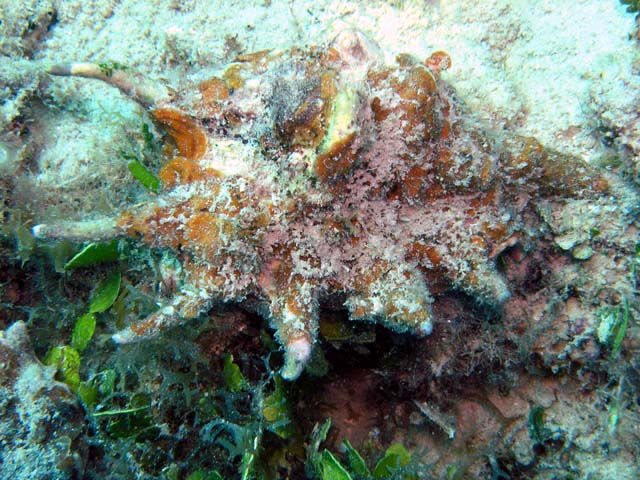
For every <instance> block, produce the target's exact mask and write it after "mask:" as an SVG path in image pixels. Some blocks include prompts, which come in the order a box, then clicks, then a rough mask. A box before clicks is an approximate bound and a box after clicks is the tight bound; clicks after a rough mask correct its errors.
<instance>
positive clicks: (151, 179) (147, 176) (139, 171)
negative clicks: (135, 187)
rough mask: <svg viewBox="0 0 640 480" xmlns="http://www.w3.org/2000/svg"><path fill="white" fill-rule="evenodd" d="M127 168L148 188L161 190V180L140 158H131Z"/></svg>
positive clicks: (154, 190)
mask: <svg viewBox="0 0 640 480" xmlns="http://www.w3.org/2000/svg"><path fill="white" fill-rule="evenodd" d="M127 168H128V169H129V171H130V172H131V175H133V176H134V177H135V178H136V179H137V180H138V181H139V182H140V183H141V184H142V186H143V187H145V188H146V189H147V190H151V191H152V192H158V191H159V190H160V180H158V178H157V177H156V176H155V175H154V174H153V173H151V172H150V171H149V170H147V168H146V167H145V166H144V165H142V163H140V162H139V161H138V160H130V161H129V163H127Z"/></svg>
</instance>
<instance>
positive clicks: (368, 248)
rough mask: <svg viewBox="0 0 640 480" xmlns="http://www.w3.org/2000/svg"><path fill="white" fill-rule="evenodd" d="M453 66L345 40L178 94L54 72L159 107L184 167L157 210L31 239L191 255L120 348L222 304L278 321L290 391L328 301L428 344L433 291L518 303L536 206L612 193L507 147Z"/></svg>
mask: <svg viewBox="0 0 640 480" xmlns="http://www.w3.org/2000/svg"><path fill="white" fill-rule="evenodd" d="M449 63H450V59H449V57H448V56H447V55H446V54H444V53H443V52H437V53H435V54H433V55H432V56H431V57H430V58H429V59H427V60H426V62H423V61H419V60H417V59H416V58H414V57H412V56H410V55H400V56H398V57H397V58H396V61H395V64H393V65H385V64H384V63H383V60H382V55H381V54H380V52H379V47H378V46H377V45H375V44H373V43H372V42H371V41H369V40H368V39H367V38H366V37H365V36H364V35H362V34H361V33H360V32H357V31H354V30H347V31H344V32H342V33H341V34H340V35H338V37H337V38H336V39H335V40H334V41H333V42H332V44H331V45H330V46H329V47H328V48H311V49H308V50H302V49H291V50H289V51H286V52H271V51H263V52H257V53H255V54H250V55H243V56H241V57H239V58H238V59H237V61H235V62H234V63H233V64H231V65H230V66H229V67H228V68H226V69H225V70H224V71H223V72H222V73H221V74H220V76H216V77H213V78H211V79H209V80H207V81H205V82H203V83H201V84H200V85H199V86H198V88H197V89H193V88H192V89H189V90H187V91H186V92H184V93H183V94H174V93H169V92H170V91H169V89H167V88H164V87H162V86H161V85H156V84H153V83H152V82H149V81H148V80H145V79H143V78H141V77H139V76H137V75H135V74H133V73H132V72H129V71H128V70H127V69H124V68H121V67H119V66H118V67H116V68H114V69H110V70H108V71H105V69H104V68H103V67H102V68H101V67H100V66H98V65H94V64H78V63H73V64H64V65H58V66H56V67H54V68H53V69H52V70H51V71H50V73H52V74H55V75H74V76H84V77H89V78H97V79H101V80H103V81H105V82H107V83H110V84H112V85H114V86H116V87H118V88H119V89H120V90H122V91H123V92H124V93H126V94H127V95H129V96H131V97H132V98H134V99H135V100H137V101H138V102H140V103H141V104H143V105H144V106H146V107H147V108H149V110H150V112H151V115H152V116H153V118H154V119H155V121H156V122H157V124H158V125H159V126H160V127H161V128H162V129H164V131H166V132H167V134H168V136H169V139H168V141H170V142H172V143H173V144H174V151H175V153H176V155H175V157H174V158H171V159H170V160H168V161H167V162H166V164H165V165H164V166H163V167H162V169H161V171H160V172H159V177H160V179H161V181H162V183H163V191H162V192H161V193H160V194H159V195H158V197H157V198H156V199H154V200H150V201H148V202H147V203H145V204H143V205H140V206H136V207H133V208H132V209H131V210H129V211H126V212H124V213H122V215H121V216H120V217H119V218H115V219H104V220H100V221H92V222H67V223H61V224H44V225H38V226H37V227H35V228H34V232H35V234H36V235H37V236H39V237H45V238H71V239H76V240H83V239H105V238H109V237H116V236H125V235H128V236H131V237H135V238H139V239H140V240H141V241H142V242H144V243H146V244H148V245H150V246H153V247H164V248H168V249H173V250H175V251H177V252H179V256H180V258H181V259H182V262H183V271H184V274H185V278H184V283H183V285H182V287H181V289H180V291H179V292H178V293H177V294H176V295H175V297H174V298H173V300H172V301H171V302H170V303H169V304H168V305H165V306H164V307H162V308H161V309H160V310H158V311H157V312H156V313H154V314H153V315H151V316H150V317H148V318H146V319H144V320H142V321H139V322H137V323H134V324H132V325H131V326H130V327H129V328H127V329H126V330H124V331H120V332H118V333H116V334H115V335H114V339H115V341H116V342H120V343H125V342H132V341H137V340H142V339H146V338H149V337H154V336H156V335H158V334H159V333H160V332H162V331H164V330H166V329H167V328H169V327H171V326H173V325H176V324H178V323H180V322H184V321H185V320H186V319H190V318H194V317H196V316H198V315H200V314H202V313H203V312H206V311H207V310H208V309H209V308H210V307H211V305H212V304H213V303H214V302H219V301H227V302H228V301H231V302H241V303H242V302H245V303H246V304H251V305H258V310H259V311H260V312H261V313H262V314H263V315H264V316H265V317H267V318H268V319H269V321H270V323H271V325H272V327H273V328H274V329H275V330H276V335H277V338H278V340H279V342H280V344H281V345H282V346H283V348H284V351H285V364H284V366H283V369H282V376H283V377H284V378H287V379H295V378H296V377H298V375H299V374H300V372H301V371H302V370H303V368H304V366H305V363H306V362H307V360H308V358H309V356H310V353H311V350H312V348H313V345H314V342H315V340H316V337H317V331H318V316H319V308H320V305H322V304H323V303H324V302H332V303H333V304H335V303H336V302H341V303H342V304H343V305H344V307H345V308H346V309H347V310H348V312H349V315H350V318H351V319H354V320H365V321H379V322H381V323H383V324H384V325H386V326H388V327H389V328H392V329H394V330H396V331H400V332H403V331H410V332H414V333H416V334H418V335H428V334H429V333H431V331H432V328H433V322H434V318H433V314H432V302H433V298H432V294H431V292H430V290H433V289H434V288H437V289H439V290H442V289H443V288H445V289H455V290H461V291H464V292H466V293H467V294H469V295H471V296H473V297H474V298H476V299H477V300H478V301H479V302H481V303H487V304H492V305H496V306H497V305H500V304H501V303H502V302H504V301H505V300H506V299H507V298H508V297H509V289H508V287H507V285H506V283H505V280H504V279H503V277H502V276H501V275H500V274H499V273H498V272H497V270H496V268H495V260H496V257H497V256H498V255H499V254H500V253H501V252H502V251H503V250H504V249H505V248H507V247H509V246H512V245H514V244H515V243H517V242H520V241H522V239H523V237H525V236H527V235H529V236H531V235H534V234H533V233H531V232H532V230H531V229H525V228H523V222H522V218H521V212H522V208H523V207H522V205H523V203H526V201H523V199H524V198H526V199H533V200H535V199H536V198H541V197H544V196H548V195H560V196H583V195H597V194H599V192H603V191H606V190H607V188H608V187H607V181H606V180H604V179H602V178H601V177H600V176H598V175H596V174H595V173H594V172H593V171H591V170H590V169H589V168H588V167H587V166H586V165H584V164H582V162H580V161H579V160H577V159H574V158H571V157H568V156H563V155H560V154H558V153H555V152H551V151H548V150H546V149H544V148H543V147H542V146H541V145H540V144H539V143H538V142H536V141H535V140H533V139H530V138H511V139H509V140H508V141H505V142H503V143H502V145H500V148H498V147H496V146H495V145H494V143H496V142H495V141H494V140H493V139H491V138H490V137H489V136H487V135H485V134H484V133H483V132H480V131H478V129H477V127H475V126H474V125H472V122H466V121H465V119H464V117H463V116H461V112H460V110H461V108H460V106H459V105H458V104H457V102H456V100H455V95H454V94H453V92H452V90H451V88H450V87H449V86H448V85H447V84H446V83H444V82H443V81H442V80H441V79H440V71H441V70H443V69H446V68H447V66H448V65H449ZM443 286H444V287H443ZM436 320H437V319H436Z"/></svg>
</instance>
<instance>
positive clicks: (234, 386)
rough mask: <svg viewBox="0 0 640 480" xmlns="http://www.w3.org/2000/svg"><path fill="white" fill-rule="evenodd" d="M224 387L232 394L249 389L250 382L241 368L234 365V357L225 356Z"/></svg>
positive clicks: (223, 369)
mask: <svg viewBox="0 0 640 480" xmlns="http://www.w3.org/2000/svg"><path fill="white" fill-rule="evenodd" d="M222 377H223V379H224V385H225V387H226V389H227V390H229V391H230V392H241V391H242V390H246V389H247V388H248V387H249V382H248V381H247V379H246V378H245V377H244V375H242V372H241V371H240V367H239V366H238V365H237V364H235V363H233V355H231V354H228V355H225V357H224V361H223V367H222Z"/></svg>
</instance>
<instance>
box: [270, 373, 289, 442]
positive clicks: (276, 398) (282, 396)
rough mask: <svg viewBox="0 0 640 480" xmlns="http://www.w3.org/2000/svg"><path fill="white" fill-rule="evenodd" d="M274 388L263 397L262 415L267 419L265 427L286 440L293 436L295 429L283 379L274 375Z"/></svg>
mask: <svg viewBox="0 0 640 480" xmlns="http://www.w3.org/2000/svg"><path fill="white" fill-rule="evenodd" d="M274 381H275V390H274V391H273V393H272V394H271V395H269V396H267V397H266V398H265V399H264V404H263V407H262V416H263V417H264V419H265V420H266V421H267V428H268V429H269V430H270V431H272V432H273V433H275V434H276V435H278V436H279V437H280V438H282V439H284V440H287V439H289V438H291V437H292V436H293V434H294V433H295V430H294V428H293V422H292V420H291V405H289V402H288V400H287V396H286V390H285V387H284V380H282V377H280V376H276V377H275V379H274Z"/></svg>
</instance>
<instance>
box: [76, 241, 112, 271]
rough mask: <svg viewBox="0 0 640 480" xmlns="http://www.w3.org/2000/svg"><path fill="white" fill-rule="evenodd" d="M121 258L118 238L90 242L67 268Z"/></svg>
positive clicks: (88, 265) (87, 265)
mask: <svg viewBox="0 0 640 480" xmlns="http://www.w3.org/2000/svg"><path fill="white" fill-rule="evenodd" d="M119 258H120V249H119V247H118V240H112V241H111V242H108V243H95V242H93V243H90V244H89V245H87V246H86V247H84V248H83V249H82V250H81V251H80V252H78V253H77V254H76V255H75V256H74V257H73V258H72V259H71V260H69V261H68V262H67V263H66V264H65V266H64V269H65V270H73V269H75V268H82V267H90V266H92V265H96V264H98V263H107V262H115V261H116V260H118V259H119Z"/></svg>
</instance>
